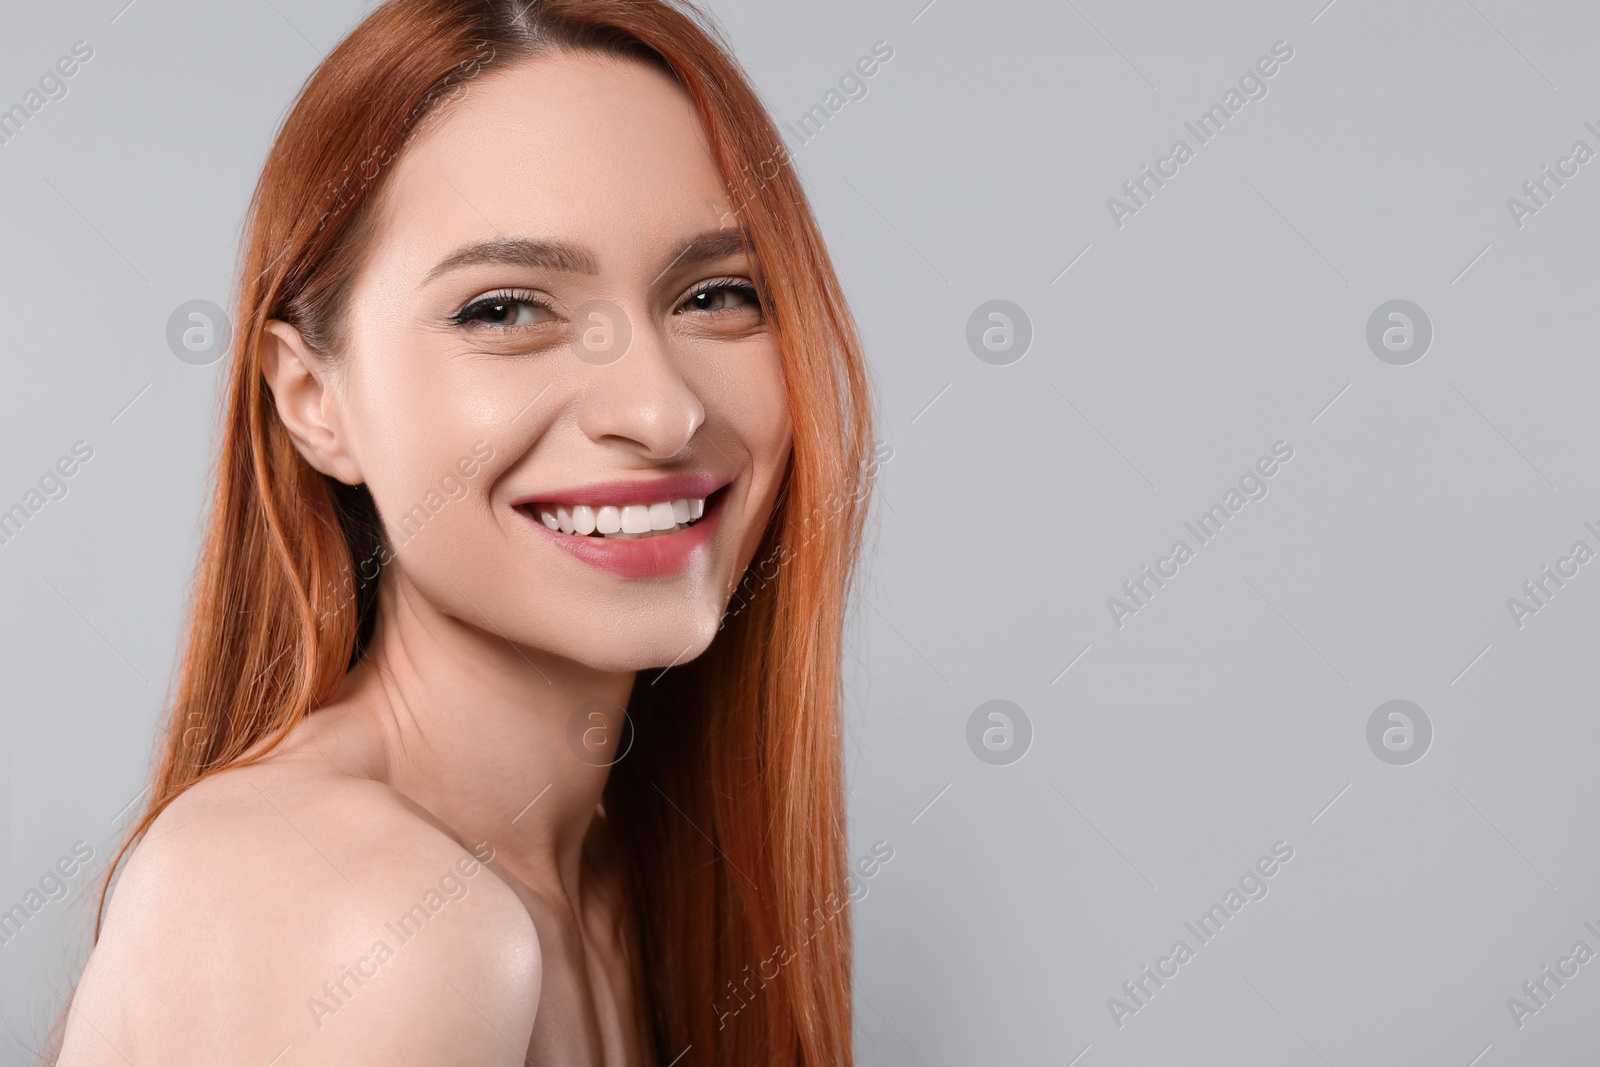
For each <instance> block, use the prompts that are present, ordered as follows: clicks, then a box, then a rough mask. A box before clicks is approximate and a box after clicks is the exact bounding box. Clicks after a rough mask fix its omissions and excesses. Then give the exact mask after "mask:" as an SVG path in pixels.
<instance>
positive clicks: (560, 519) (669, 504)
mask: <svg viewBox="0 0 1600 1067" xmlns="http://www.w3.org/2000/svg"><path fill="white" fill-rule="evenodd" d="M705 510H706V501H705V498H704V497H685V498H682V499H678V500H664V501H662V502H661V503H659V504H626V505H622V506H612V505H610V504H607V505H605V506H603V507H590V506H589V505H587V504H579V505H577V506H576V507H570V508H569V507H567V506H566V505H564V504H562V505H557V506H555V507H553V508H552V507H550V506H549V505H545V504H541V505H539V521H540V522H542V523H544V524H545V525H546V526H548V527H549V528H550V529H552V530H560V531H561V532H562V533H569V534H580V535H583V536H587V535H589V534H593V533H599V534H602V535H604V536H606V537H638V536H643V535H648V534H651V533H656V532H660V531H663V530H675V529H677V528H678V527H680V526H684V525H687V524H688V523H690V522H693V521H694V520H695V519H698V518H699V517H700V516H701V515H704V514H705Z"/></svg>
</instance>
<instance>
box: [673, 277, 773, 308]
mask: <svg viewBox="0 0 1600 1067" xmlns="http://www.w3.org/2000/svg"><path fill="white" fill-rule="evenodd" d="M741 307H751V308H755V309H756V310H760V308H761V297H760V296H759V295H758V294H757V293H756V290H755V287H754V286H752V285H747V284H745V283H743V282H713V283H711V284H709V285H706V286H704V287H702V288H700V289H697V290H695V291H694V292H692V293H690V294H689V297H688V299H687V300H685V301H684V302H683V304H682V305H681V306H680V307H679V308H678V310H679V311H680V312H683V311H700V312H705V313H708V314H713V315H714V314H717V313H718V312H724V311H737V310H738V309H739V308H741Z"/></svg>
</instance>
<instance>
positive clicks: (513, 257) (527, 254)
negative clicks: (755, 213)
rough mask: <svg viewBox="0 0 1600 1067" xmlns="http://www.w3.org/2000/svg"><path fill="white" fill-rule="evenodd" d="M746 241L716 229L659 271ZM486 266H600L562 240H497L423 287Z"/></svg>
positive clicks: (583, 270) (475, 245) (728, 252)
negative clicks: (440, 279) (494, 264)
mask: <svg viewBox="0 0 1600 1067" xmlns="http://www.w3.org/2000/svg"><path fill="white" fill-rule="evenodd" d="M748 248H749V241H748V239H747V237H746V235H745V234H744V232H743V231H741V230H717V231H715V232H713V233H707V234H702V235H700V236H699V237H696V238H694V239H693V240H691V241H690V242H689V243H688V244H686V245H684V246H683V248H682V249H681V250H680V251H679V252H678V254H677V255H676V256H674V257H673V258H672V262H670V263H668V264H667V265H666V267H664V268H662V271H661V274H657V275H656V279H657V280H659V279H660V277H661V275H662V274H665V273H667V271H669V270H672V269H674V268H675V267H688V266H693V265H694V264H697V263H705V262H708V261H710V260H714V259H724V258H726V257H728V256H732V255H736V254H738V253H740V252H744V251H746V250H747V249H748ZM486 263H503V264H509V265H511V266H516V267H529V268H532V269H534V270H555V271H563V272H565V273H569V274H598V273H600V267H599V264H598V263H597V262H596V260H595V256H594V253H592V252H590V251H589V250H588V249H586V248H584V247H582V246H580V245H573V244H567V243H564V242H561V241H537V240H534V239H533V238H531V237H496V238H490V239H487V240H482V241H474V242H472V243H471V244H467V245H463V246H462V247H460V248H458V249H456V250H455V251H454V252H452V253H450V255H448V256H446V257H445V258H444V259H443V260H441V261H440V262H439V263H438V265H436V266H435V267H434V268H433V269H432V270H430V271H429V272H428V275H427V277H426V278H424V279H423V280H422V284H423V285H426V284H428V283H429V282H431V281H433V280H434V279H435V278H438V277H440V276H441V275H444V274H448V273H450V272H451V271H454V270H460V269H461V268H463V267H474V266H479V265H482V264H486Z"/></svg>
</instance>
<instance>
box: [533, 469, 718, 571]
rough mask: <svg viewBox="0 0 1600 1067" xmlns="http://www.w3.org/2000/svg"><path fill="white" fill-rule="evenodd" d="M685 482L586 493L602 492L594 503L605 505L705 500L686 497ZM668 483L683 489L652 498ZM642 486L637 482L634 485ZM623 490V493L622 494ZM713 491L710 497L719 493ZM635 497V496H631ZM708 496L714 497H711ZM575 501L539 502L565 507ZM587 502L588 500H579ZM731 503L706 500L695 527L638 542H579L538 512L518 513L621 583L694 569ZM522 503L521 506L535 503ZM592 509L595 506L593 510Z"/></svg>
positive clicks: (620, 486) (589, 488) (557, 543)
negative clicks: (636, 488) (551, 527)
mask: <svg viewBox="0 0 1600 1067" xmlns="http://www.w3.org/2000/svg"><path fill="white" fill-rule="evenodd" d="M683 481H684V479H663V480H662V481H658V482H648V483H643V485H644V486H646V487H648V488H641V489H640V490H639V491H638V492H637V493H635V492H634V491H633V490H630V489H624V488H623V486H624V484H625V483H618V484H617V485H614V486H609V487H608V486H586V487H585V488H584V490H582V492H583V493H589V492H591V491H594V490H603V493H597V494H596V495H595V496H591V497H588V499H590V500H604V501H605V502H607V503H611V504H643V503H658V502H660V501H662V500H669V499H670V500H678V499H682V498H684V497H691V496H700V495H701V493H700V492H686V491H682V490H681V483H682V482H683ZM669 483H672V484H674V485H679V486H680V487H679V488H677V489H674V491H673V492H672V493H670V494H669V495H667V496H660V495H657V496H651V495H649V494H650V493H657V494H659V493H661V491H662V489H663V487H665V486H667V485H668V484H669ZM632 484H638V483H632ZM619 490H621V491H620V492H619ZM715 491H716V490H715V489H712V490H711V492H715ZM630 494H632V495H630ZM705 495H708V496H709V495H710V493H706V494H705ZM568 499H573V498H570V497H556V498H554V499H551V498H549V497H540V498H539V502H540V503H555V502H557V501H560V502H562V503H565V502H566V501H567V500H568ZM575 499H576V501H577V502H578V503H582V502H583V500H584V497H583V496H578V497H576V498H575ZM726 499H727V494H726V493H724V494H722V495H720V496H717V497H716V498H715V499H713V500H708V501H706V510H705V514H703V515H701V516H700V518H698V519H697V520H695V523H694V525H693V526H690V527H689V528H688V529H686V530H680V531H678V532H677V533H660V534H656V535H655V536H653V537H643V538H639V539H638V540H631V539H630V540H626V541H619V540H614V539H612V538H609V537H580V536H578V535H577V534H569V533H562V532H561V531H560V530H552V529H550V528H549V527H548V526H546V525H545V524H544V523H542V522H540V521H539V519H538V517H537V516H536V514H535V512H534V509H532V508H528V507H518V508H517V509H516V510H517V513H518V514H519V515H521V516H522V517H523V518H524V519H526V520H527V521H528V525H529V526H531V527H532V528H533V530H534V532H535V533H537V534H538V535H539V536H541V537H544V538H545V539H547V540H548V541H550V543H551V544H553V545H555V546H556V547H557V548H559V549H561V550H562V551H564V552H566V553H567V554H569V555H571V556H573V557H575V558H577V559H579V560H582V561H583V562H584V563H587V564H589V566H591V567H594V568H595V569H597V570H602V571H605V572H607V573H608V574H615V575H617V576H618V577H619V578H664V577H667V576H669V575H673V574H682V573H683V572H684V571H686V570H688V569H689V567H690V565H691V564H692V563H694V561H695V560H696V559H697V558H699V557H700V556H701V555H703V554H704V553H706V552H708V551H710V544H711V538H712V535H713V534H715V533H716V531H717V526H718V524H719V523H720V522H721V520H722V511H723V504H724V502H725V501H726ZM530 502H531V501H523V502H522V503H530ZM591 506H593V505H591Z"/></svg>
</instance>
